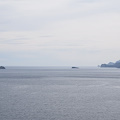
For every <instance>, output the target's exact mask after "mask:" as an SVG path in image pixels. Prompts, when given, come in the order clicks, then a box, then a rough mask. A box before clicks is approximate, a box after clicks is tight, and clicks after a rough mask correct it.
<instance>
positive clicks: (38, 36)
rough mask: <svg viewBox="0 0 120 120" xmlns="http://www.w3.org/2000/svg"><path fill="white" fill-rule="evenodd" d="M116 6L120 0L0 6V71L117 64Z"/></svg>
mask: <svg viewBox="0 0 120 120" xmlns="http://www.w3.org/2000/svg"><path fill="white" fill-rule="evenodd" d="M119 5H120V0H44V1H43V0H0V65H4V66H97V65H100V64H102V63H108V62H110V61H112V62H115V61H117V60H119V59H120V47H119V46H120V7H119Z"/></svg>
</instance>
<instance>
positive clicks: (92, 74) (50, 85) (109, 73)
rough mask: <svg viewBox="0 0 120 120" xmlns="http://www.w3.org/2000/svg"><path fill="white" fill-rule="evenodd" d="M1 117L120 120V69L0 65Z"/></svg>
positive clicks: (11, 119)
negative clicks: (1, 66)
mask: <svg viewBox="0 0 120 120" xmlns="http://www.w3.org/2000/svg"><path fill="white" fill-rule="evenodd" d="M0 120H120V69H118V68H99V67H79V69H72V68H71V67H19V66H18V67H9V66H8V67H6V69H0Z"/></svg>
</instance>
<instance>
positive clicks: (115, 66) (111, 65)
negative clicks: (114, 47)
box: [101, 60, 120, 68]
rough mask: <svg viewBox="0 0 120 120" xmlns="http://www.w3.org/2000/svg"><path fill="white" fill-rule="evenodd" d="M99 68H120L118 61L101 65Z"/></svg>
mask: <svg viewBox="0 0 120 120" xmlns="http://www.w3.org/2000/svg"><path fill="white" fill-rule="evenodd" d="M101 67H114V68H120V60H118V61H116V62H115V63H114V62H109V63H108V64H101Z"/></svg>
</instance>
